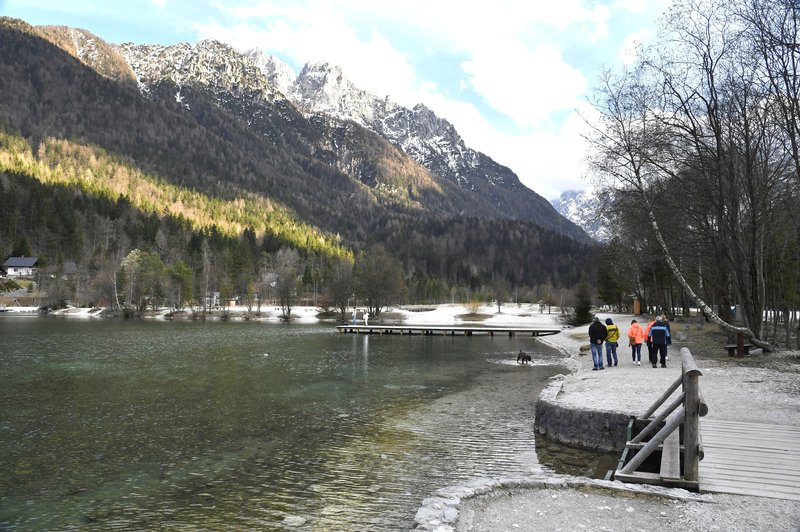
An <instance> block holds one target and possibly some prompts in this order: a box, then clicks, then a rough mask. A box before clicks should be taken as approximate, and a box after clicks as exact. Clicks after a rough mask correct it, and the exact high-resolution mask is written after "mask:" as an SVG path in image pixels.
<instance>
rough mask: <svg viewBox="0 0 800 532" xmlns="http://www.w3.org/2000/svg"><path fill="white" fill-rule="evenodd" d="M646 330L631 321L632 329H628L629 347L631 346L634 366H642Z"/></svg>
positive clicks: (634, 321)
mask: <svg viewBox="0 0 800 532" xmlns="http://www.w3.org/2000/svg"><path fill="white" fill-rule="evenodd" d="M644 339H645V334H644V329H643V328H642V326H641V325H639V324H638V323H637V322H636V320H632V321H631V328H630V329H628V345H629V346H631V356H632V357H633V362H634V364H637V365H639V366H641V365H642V342H644Z"/></svg>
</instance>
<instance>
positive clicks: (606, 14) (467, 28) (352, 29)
mask: <svg viewBox="0 0 800 532" xmlns="http://www.w3.org/2000/svg"><path fill="white" fill-rule="evenodd" d="M161 1H165V0H161ZM664 1H667V0H656V3H657V4H658V5H659V6H660V5H662V4H663V2H664ZM215 7H216V9H217V10H218V11H219V12H220V14H221V15H222V16H220V17H215V21H213V22H207V23H205V24H202V25H197V26H196V28H197V32H198V34H199V36H200V37H201V38H216V39H219V40H222V41H226V42H229V43H231V44H232V45H233V46H235V47H237V48H239V49H242V50H244V49H249V48H253V47H259V48H261V49H263V50H264V51H265V52H266V53H271V54H274V55H278V56H279V57H282V58H284V59H286V60H289V61H290V62H292V63H293V64H294V66H295V67H299V66H301V65H302V64H303V63H305V62H308V61H319V60H324V61H328V62H330V63H333V64H336V65H339V66H340V67H342V69H343V70H344V72H345V74H346V75H347V76H348V77H349V78H350V79H351V80H352V81H353V82H354V83H356V85H358V86H359V87H361V88H363V89H365V90H367V91H369V92H372V93H374V94H376V95H378V96H381V97H382V96H385V95H389V96H390V97H391V98H392V99H393V100H395V101H397V102H398V103H400V104H402V105H405V106H407V107H412V106H413V105H415V104H416V103H424V104H425V105H427V106H428V107H430V108H431V109H433V110H434V112H436V114H437V115H439V116H442V117H444V118H446V119H447V120H449V121H450V122H452V123H453V124H454V125H455V126H456V129H457V130H458V131H459V133H461V134H462V136H463V137H464V139H465V141H466V143H467V145H468V146H470V147H472V148H475V149H478V150H480V151H483V152H485V153H486V154H487V155H489V156H490V157H492V158H494V159H496V160H497V161H498V162H500V163H502V164H505V165H507V166H509V167H510V168H512V170H514V171H515V172H516V173H518V175H519V176H520V178H521V179H522V180H523V182H525V183H526V185H528V186H529V187H531V188H533V189H534V190H536V191H537V192H539V193H541V194H543V195H545V196H546V197H548V198H549V197H551V196H553V195H557V194H556V192H558V191H560V190H565V189H567V188H579V189H580V188H585V186H586V185H585V183H583V182H582V181H581V176H582V174H583V170H582V167H581V159H582V151H581V150H582V145H583V141H582V140H581V138H580V135H579V134H578V132H577V131H578V130H579V129H580V127H579V126H576V123H575V121H576V118H575V116H576V115H575V116H573V115H569V114H568V115H567V116H568V117H567V118H566V120H565V119H564V116H565V114H564V112H565V111H567V110H570V109H574V108H576V107H578V106H581V105H583V104H582V102H583V95H584V94H585V92H586V91H587V89H588V87H589V84H590V81H589V80H588V79H587V74H585V73H584V72H582V71H581V70H579V69H578V68H577V67H576V66H574V65H571V64H569V63H568V61H567V60H566V58H565V55H564V52H562V50H566V49H570V50H571V53H572V56H573V57H575V56H576V53H577V51H579V50H581V49H586V48H588V47H592V48H593V51H595V50H594V49H595V48H598V47H601V46H603V47H604V46H608V44H609V43H610V42H611V40H610V39H609V27H610V21H611V20H612V18H614V17H615V16H617V17H618V16H619V13H620V12H627V13H628V15H630V14H631V13H634V14H640V13H644V12H645V11H648V10H650V9H652V7H651V4H650V3H648V2H645V0H616V1H615V0H611V1H610V2H607V3H605V4H603V3H592V4H588V3H586V2H584V1H582V0H560V1H559V2H549V3H527V2H526V3H523V2H519V1H517V0H495V1H493V2H491V3H486V2H483V1H477V0H461V1H455V0H438V1H435V2H431V1H430V0H406V1H405V2H403V3H399V2H374V1H367V0H336V1H335V2H334V1H313V0H310V1H303V0H296V1H292V2H281V1H277V0H276V1H269V0H264V1H261V2H259V3H248V4H246V5H242V6H235V5H233V6H232V5H231V4H229V3H228V2H226V3H225V4H222V3H219V4H217V5H216V6H215ZM230 20H232V21H234V22H233V23H224V25H223V23H222V22H217V21H230ZM617 20H619V19H617ZM624 20H625V21H626V26H628V27H629V29H628V31H629V33H630V35H629V37H628V40H627V41H626V45H625V46H623V47H622V48H620V44H619V40H616V41H614V42H616V44H615V45H614V47H613V49H611V50H609V53H608V58H609V62H611V61H618V60H619V58H620V57H621V58H624V59H625V60H629V59H630V54H628V55H619V56H617V57H615V54H620V53H621V52H620V50H627V49H629V47H630V46H629V44H627V43H629V42H633V41H634V40H643V39H644V38H646V37H647V35H648V34H647V32H646V31H643V30H641V28H640V27H637V26H636V25H635V24H633V23H631V19H630V17H629V18H626V19H624ZM640 26H641V25H640ZM442 57H444V58H447V59H448V60H455V61H456V63H453V64H451V65H450V66H448V67H447V68H446V71H447V72H448V73H450V72H452V73H453V74H452V75H451V76H450V78H448V79H434V78H427V79H423V78H422V77H421V75H420V74H419V73H418V71H417V70H416V69H417V63H416V61H418V60H419V59H420V58H425V59H430V58H435V59H436V60H439V58H442ZM578 57H580V54H579V53H578ZM445 82H447V83H449V84H450V85H449V87H445V86H444V83H445ZM440 83H441V85H440ZM445 94H450V95H457V96H458V98H460V100H457V99H454V98H453V97H447V96H445ZM486 107H489V108H491V109H492V110H493V111H494V112H495V113H499V114H501V115H504V116H505V117H507V118H509V119H510V120H511V121H513V123H514V124H515V125H516V127H515V128H513V129H511V130H508V129H506V130H502V129H500V128H499V126H497V125H496V124H494V123H492V122H491V121H490V120H489V119H488V118H487V116H488V115H487V116H484V115H482V114H481V112H480V109H486ZM578 122H580V123H581V124H582V121H580V120H578Z"/></svg>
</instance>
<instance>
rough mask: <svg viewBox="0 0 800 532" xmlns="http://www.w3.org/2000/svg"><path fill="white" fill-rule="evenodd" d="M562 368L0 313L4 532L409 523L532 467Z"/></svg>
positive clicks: (325, 335) (445, 340)
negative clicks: (540, 405) (448, 490)
mask: <svg viewBox="0 0 800 532" xmlns="http://www.w3.org/2000/svg"><path fill="white" fill-rule="evenodd" d="M520 349H523V350H525V351H528V352H533V354H534V360H535V365H534V366H533V367H521V366H517V365H516V364H515V363H513V360H516V353H517V352H518V351H519V350H520ZM560 360H561V355H560V354H559V353H558V352H556V351H555V350H553V349H551V348H548V347H546V346H543V345H542V344H540V343H538V342H537V341H535V340H533V339H532V338H530V337H525V338H523V337H513V338H509V337H493V338H492V337H485V336H473V337H443V336H436V337H430V336H363V335H362V336H352V335H345V334H339V333H337V332H336V331H335V329H334V328H333V326H332V325H316V324H314V325H303V324H277V323H263V322H163V321H152V322H149V321H148V322H143V321H120V320H98V319H94V320H85V321H84V320H80V319H76V320H72V319H63V318H52V317H51V318H42V317H27V316H26V317H10V316H2V317H0V383H2V387H1V388H0V407H1V409H0V529H2V530H5V529H11V530H65V529H74V528H80V529H83V530H109V529H123V530H153V529H170V530H232V529H233V530H275V529H277V530H280V529H292V530H407V529H409V528H411V527H412V526H413V518H414V513H415V512H416V509H417V507H418V506H419V505H420V502H421V501H422V499H423V498H425V497H427V496H429V495H431V494H432V492H433V491H435V490H436V489H438V488H440V487H443V486H447V485H450V484H454V483H457V482H458V481H459V480H465V479H469V478H473V477H477V476H495V475H514V474H521V473H527V472H530V471H531V470H535V469H536V468H539V467H540V465H539V464H538V461H537V455H536V452H535V448H534V437H533V411H534V410H533V409H534V402H535V400H536V397H537V396H538V393H539V391H540V390H541V388H542V387H543V385H544V383H545V382H546V381H547V379H548V378H549V377H550V376H552V375H554V374H556V373H559V372H563V369H562V368H561V367H560V366H559V363H560Z"/></svg>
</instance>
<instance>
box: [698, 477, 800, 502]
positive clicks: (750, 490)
mask: <svg viewBox="0 0 800 532" xmlns="http://www.w3.org/2000/svg"><path fill="white" fill-rule="evenodd" d="M700 491H701V492H702V493H732V494H734V495H750V496H753V497H768V498H772V499H785V500H790V501H800V493H786V492H783V491H772V490H768V489H764V488H763V487H760V486H753V485H752V484H746V485H732V484H728V483H725V484H715V483H713V482H709V481H706V480H704V479H703V478H702V477H701V478H700Z"/></svg>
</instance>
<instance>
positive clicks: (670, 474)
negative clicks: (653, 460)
mask: <svg viewBox="0 0 800 532" xmlns="http://www.w3.org/2000/svg"><path fill="white" fill-rule="evenodd" d="M660 474H661V477H662V478H669V479H679V478H681V439H680V434H678V431H677V430H676V431H674V432H673V433H672V434H670V435H669V436H667V439H665V440H664V449H663V451H662V452H661V471H660Z"/></svg>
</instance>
